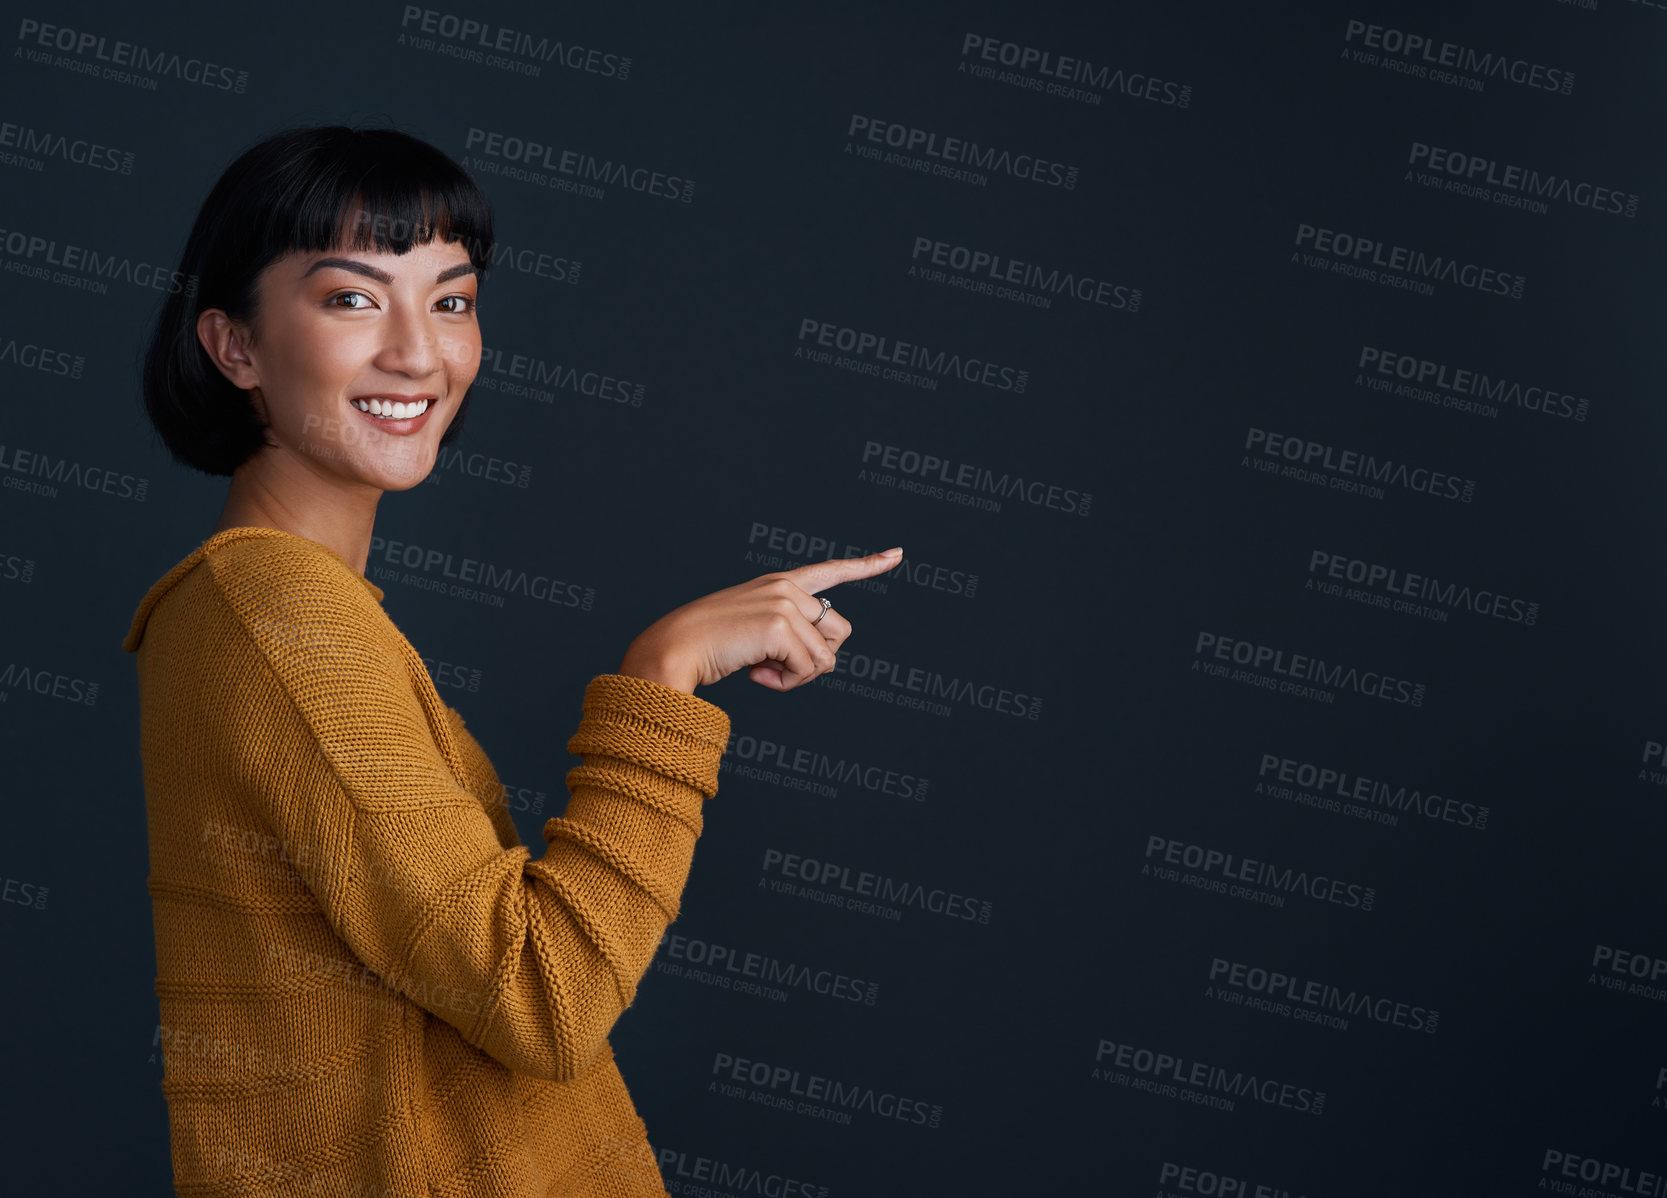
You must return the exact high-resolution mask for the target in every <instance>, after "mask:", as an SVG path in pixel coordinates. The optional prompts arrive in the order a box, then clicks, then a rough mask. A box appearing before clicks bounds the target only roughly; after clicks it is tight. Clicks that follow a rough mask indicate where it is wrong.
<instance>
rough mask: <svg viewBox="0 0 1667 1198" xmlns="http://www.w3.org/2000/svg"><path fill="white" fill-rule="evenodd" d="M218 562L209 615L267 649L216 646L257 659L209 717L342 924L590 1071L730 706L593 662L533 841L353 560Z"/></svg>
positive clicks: (388, 970) (475, 1038)
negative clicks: (514, 834)
mask: <svg viewBox="0 0 1667 1198" xmlns="http://www.w3.org/2000/svg"><path fill="white" fill-rule="evenodd" d="M210 562H211V565H212V568H213V570H214V575H215V581H216V583H217V584H218V586H217V593H218V594H219V596H220V597H221V599H222V600H223V603H224V605H225V608H226V613H227V617H228V618H227V619H226V620H225V621H223V622H222V621H214V623H215V624H223V625H224V626H225V627H227V628H231V629H236V630H240V631H241V633H242V634H244V635H246V636H247V637H248V638H251V639H252V640H253V642H254V647H255V649H256V652H255V653H253V654H250V653H249V652H247V644H248V643H247V641H245V642H244V644H243V646H242V649H243V652H241V653H240V654H235V655H230V656H226V655H216V656H224V657H225V659H226V660H233V661H238V662H241V663H246V664H244V665H242V666H240V673H239V675H238V676H237V677H236V678H228V679H227V686H226V687H225V688H224V690H225V694H226V696H227V702H226V704H225V705H224V709H223V710H222V711H220V712H219V713H218V716H217V720H216V722H218V723H221V724H223V728H222V729H221V730H220V732H221V734H222V735H225V736H227V737H229V738H231V740H232V743H233V745H234V751H235V753H236V758H235V760H236V763H237V765H236V767H235V768H236V770H237V773H238V775H239V777H240V781H241V784H242V788H243V789H244V791H245V793H246V794H247V796H248V799H249V801H250V802H251V803H253V804H255V805H256V806H257V808H258V810H259V812H260V814H261V815H262V816H263V817H264V818H265V819H266V820H267V821H268V822H269V824H270V825H271V828H272V831H273V832H274V834H276V835H278V836H280V837H282V838H283V839H284V840H285V841H286V842H287V844H288V846H289V849H290V851H289V857H290V859H291V860H292V861H295V860H301V859H304V860H307V861H309V862H311V863H312V865H311V866H310V867H309V868H307V869H304V870H303V871H302V872H303V877H304V878H305V881H306V883H307V886H308V888H309V889H310V890H311V892H312V894H313V895H314V896H315V898H316V899H317V901H318V903H319V906H320V908H321V910H322V912H323V915H324V918H325V919H326V920H327V922H328V923H329V925H330V927H331V928H332V929H333V930H334V931H335V932H336V934H337V935H338V936H339V937H340V938H341V940H342V941H343V942H344V943H345V944H346V945H347V946H348V948H349V949H350V950H351V951H352V953H353V954H354V955H355V956H356V957H357V958H358V959H359V960H360V961H362V962H363V963H364V964H365V965H367V966H369V967H370V969H372V970H374V971H375V972H376V973H377V974H378V975H380V976H381V977H382V979H383V980H384V981H385V982H386V983H387V984H389V985H392V986H394V987H396V988H397V989H399V990H400V991H402V992H403V993H405V994H407V995H408V996H409V997H411V998H412V999H413V1000H414V1001H416V1002H417V1003H419V1004H420V1005H421V1006H423V1007H424V1008H425V1009H427V1010H429V1011H431V1012H432V1013H433V1014H435V1015H437V1016H438V1017H440V1018H442V1019H445V1020H446V1021H447V1022H449V1023H451V1024H453V1025H454V1026H455V1027H457V1029H458V1030H459V1032H460V1033H462V1035H463V1036H464V1038H465V1039H467V1040H468V1041H469V1043H471V1044H473V1045H475V1046H476V1047H478V1048H480V1049H481V1050H482V1051H484V1052H486V1053H488V1054H490V1055H491V1056H492V1057H494V1058H495V1059H496V1060H498V1061H500V1062H501V1063H503V1064H504V1065H505V1066H507V1067H509V1068H510V1069H513V1070H515V1071H517V1072H520V1073H526V1074H531V1075H534V1076H538V1077H545V1078H557V1079H562V1078H570V1077H573V1076H575V1075H576V1074H578V1073H580V1072H582V1071H583V1070H584V1069H585V1067H586V1066H587V1065H588V1064H589V1063H590V1061H591V1060H592V1059H593V1058H594V1057H595V1055H596V1053H597V1051H598V1050H599V1049H600V1048H601V1046H602V1044H603V1041H604V1038H605V1037H606V1036H607V1034H608V1032H609V1030H610V1029H611V1028H612V1026H613V1024H614V1022H615V1021H616V1020H617V1018H618V1017H619V1014H620V1013H621V1011H623V1010H624V1008H625V1007H626V1006H628V1005H629V1004H630V1002H631V1000H632V998H633V997H634V995H635V992H636V986H637V983H638V981H639V980H640V978H641V977H642V974H643V973H644V972H645V971H646V969H647V967H648V964H649V961H650V959H651V958H652V956H653V953H654V951H655V948H656V946H657V945H658V943H659V940H660V936H661V935H662V933H663V932H664V930H665V927H666V925H667V924H668V923H669V922H670V921H671V920H672V919H673V918H674V917H675V916H676V913H677V909H678V904H679V900H680V896H681V893H682V889H683V885H684V882H685V880H686V878H687V875H688V869H689V864H690V861H691V859H692V855H693V851H694V843H695V840H696V838H697V836H698V835H699V833H700V830H701V806H702V804H703V803H704V801H705V799H707V798H710V797H711V796H712V795H713V794H715V793H716V790H717V766H718V760H719V758H720V757H721V756H722V752H723V747H724V745H725V743H726V742H727V739H728V733H729V721H728V718H727V717H726V716H725V715H724V713H723V712H722V711H721V710H719V709H718V708H717V707H714V706H713V705H712V704H710V703H707V702H705V701H704V700H701V699H698V698H695V697H694V696H693V695H692V694H686V693H684V692H682V691H681V690H677V689H674V688H672V687H668V686H665V685H662V684H660V683H657V682H654V681H650V680H648V679H644V678H636V677H627V676H623V675H602V676H600V677H598V678H596V679H594V680H592V682H591V683H590V685H589V686H588V687H587V688H586V691H585V696H584V703H583V715H582V719H581V720H580V723H579V726H578V729H577V731H576V732H575V734H574V735H573V737H572V738H571V740H569V742H568V748H569V750H570V751H571V752H574V753H577V754H579V755H580V756H581V757H582V759H583V764H582V765H580V766H578V767H577V768H575V769H573V770H572V771H570V772H569V774H568V775H567V781H568V785H569V789H570V791H571V799H570V801H569V804H568V808H567V811H566V813H565V814H564V815H563V816H561V817H558V818H553V819H551V820H549V821H547V822H546V824H545V826H544V837H545V841H546V846H545V849H544V852H543V854H542V855H541V856H540V857H539V858H538V859H537V860H532V859H530V854H529V851H528V849H527V848H526V847H525V846H516V847H514V848H511V849H506V848H504V847H503V845H502V844H501V843H500V841H499V839H498V835H497V832H496V830H495V828H494V826H493V823H492V821H491V819H490V818H489V817H488V815H487V813H486V811H485V810H484V809H483V808H482V805H481V801H480V799H478V798H477V797H476V796H475V795H473V794H472V793H470V791H469V790H468V789H467V788H466V786H465V785H464V779H465V778H466V776H467V774H466V769H465V766H464V763H463V760H462V754H461V752H460V750H459V746H458V743H457V738H456V736H455V735H453V733H452V730H451V726H450V724H449V722H448V720H447V719H446V716H445V709H444V705H443V704H441V703H440V702H439V699H438V697H437V696H436V695H435V694H434V691H433V688H432V686H429V685H425V684H426V683H427V677H426V672H425V671H424V668H423V665H422V662H421V659H420V658H418V657H417V655H416V653H415V651H414V650H412V649H411V647H410V646H409V645H408V644H407V643H406V642H405V640H404V638H403V637H400V636H398V635H397V633H396V632H394V631H393V630H392V628H391V626H387V622H386V618H385V616H384V615H383V613H382V612H381V611H380V609H379V608H378V607H377V605H376V603H375V601H374V600H373V599H372V598H371V597H370V595H369V594H368V593H367V592H365V591H364V590H363V589H362V588H361V587H358V586H348V587H344V586H343V585H342V579H341V577H340V567H339V566H338V565H335V564H332V563H329V562H326V561H322V560H320V561H316V562H314V561H312V560H311V559H308V560H307V561H306V562H305V563H302V564H299V565H296V566H295V568H296V569H297V570H299V571H301V572H303V574H305V575H307V576H303V577H294V578H292V577H288V576H286V577H285V578H284V579H283V580H282V584H281V585H274V583H273V579H272V577H271V573H270V570H269V569H259V568H257V563H256V559H255V558H254V557H253V555H246V554H238V553H236V552H230V553H221V554H216V555H214V557H212V558H211V559H210ZM383 628H386V633H385V634H384V633H383V632H381V631H379V630H380V629H383ZM211 635H212V633H211ZM215 650H216V647H215V646H214V645H212V644H209V645H205V646H203V651H204V652H205V654H215Z"/></svg>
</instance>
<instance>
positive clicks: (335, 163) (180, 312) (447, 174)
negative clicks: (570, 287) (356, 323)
mask: <svg viewBox="0 0 1667 1198" xmlns="http://www.w3.org/2000/svg"><path fill="white" fill-rule="evenodd" d="M434 238H439V239H440V240H442V241H461V242H462V243H463V246H464V248H465V249H467V250H468V251H469V260H470V262H472V263H473V264H474V267H475V269H476V270H477V271H479V272H480V277H481V279H482V280H483V281H484V280H485V277H486V268H487V266H488V265H489V264H490V262H491V259H492V207H491V204H490V203H489V202H488V200H487V198H486V193H485V192H483V191H482V190H481V189H480V186H479V185H478V184H477V183H476V182H475V181H474V180H473V179H472V178H470V177H469V174H468V172H467V171H465V170H464V169H463V168H462V167H460V166H458V165H457V163H455V162H454V161H452V160H451V159H450V158H449V157H447V156H446V154H445V153H444V152H443V151H441V150H439V149H437V148H436V147H434V146H432V145H430V144H428V143H427V142H425V141H422V140H420V139H419V138H416V137H412V136H411V135H410V134H407V133H401V132H399V131H398V130H395V129H350V128H348V127H347V126H346V125H323V126H315V127H307V128H295V129H287V130H284V131H282V132H280V133H277V134H274V135H273V136H271V137H269V138H267V139H266V140H264V141H262V142H259V143H258V144H256V145H254V146H251V147H250V148H249V149H247V150H245V151H244V152H243V154H241V155H240V156H239V157H238V159H237V161H235V162H233V163H232V164H231V165H230V166H229V167H227V168H226V170H225V173H224V174H222V175H221V176H220V179H219V181H218V182H216V183H215V185H214V188H213V190H212V191H210V192H209V193H208V198H207V199H205V200H204V201H203V206H202V208H201V210H200V211H198V213H197V219H196V223H194V224H193V225H192V226H191V235H190V237H189V238H187V240H186V243H185V252H184V255H183V256H182V258H181V261H180V265H179V273H180V275H181V276H182V277H184V278H185V279H188V280H189V279H192V278H193V277H195V279H196V284H197V285H196V288H195V290H194V291H193V290H192V289H190V288H189V287H185V288H181V289H180V290H179V291H175V292H173V293H171V294H170V295H169V296H168V298H167V300H166V301H165V302H164V303H163V306H162V310H161V312H160V314H159V315H158V317H157V321H156V325H155V328H154V329H153V330H152V333H151V337H150V343H149V346H148V348H147V349H146V351H145V357H144V365H143V368H142V372H141V373H142V379H143V392H144V402H145V411H146V412H147V413H148V415H149V416H150V420H151V423H152V424H153V425H155V427H156V430H157V432H158V433H160V434H161V436H162V442H163V444H165V445H166V446H167V447H168V450H169V452H170V453H172V454H173V455H174V458H175V460H176V461H179V462H181V463H183V464H185V465H187V466H191V467H193V468H195V469H197V470H201V471H203V472H204V473H205V474H219V475H230V474H231V473H233V472H234V471H235V470H236V469H237V468H238V466H240V465H242V464H243V463H244V462H245V461H247V460H248V459H249V458H250V457H252V456H253V455H254V454H255V453H256V452H257V451H258V450H260V449H261V448H262V447H263V446H265V445H268V444H271V443H270V442H269V441H267V439H266V425H265V423H264V422H262V420H261V419H260V417H259V416H258V415H257V414H256V412H255V409H254V404H253V402H252V400H251V397H250V395H249V393H248V392H247V391H244V390H242V389H241V388H239V387H237V386H235V385H233V383H232V381H231V380H230V379H228V378H227V377H226V376H225V375H223V374H221V373H220V369H219V367H217V366H215V364H214V362H213V360H212V359H211V358H210V357H209V356H208V351H207V350H205V349H204V348H203V347H202V344H201V343H200V342H199V341H198V340H197V317H198V315H199V314H200V313H201V312H203V311H204V310H205V309H207V308H222V309H224V310H225V312H226V314H227V315H228V316H230V317H231V318H232V319H233V320H237V321H247V322H251V327H253V324H252V322H254V321H255V319H256V316H257V303H256V301H257V298H258V297H257V294H256V279H257V277H258V276H259V275H260V272H261V271H262V270H264V269H265V268H266V267H267V266H268V265H270V264H271V263H272V262H274V261H276V260H277V259H279V258H281V257H283V256H284V255H286V254H289V253H292V252H322V251H330V250H364V251H371V250H375V251H380V252H384V253H387V252H391V253H395V254H403V253H406V252H407V251H408V250H410V249H411V248H412V247H413V246H415V245H422V244H425V243H427V242H428V241H430V240H432V239H434ZM473 391H474V388H473V386H471V387H470V388H469V390H468V391H467V392H465V393H464V395H463V398H462V400H461V402H460V403H459V404H458V409H457V414H456V416H454V417H453V418H452V422H451V425H450V426H449V427H448V428H447V429H446V432H445V436H444V437H442V438H441V440H440V444H441V445H447V444H449V443H450V442H451V441H453V440H454V439H455V438H456V437H457V436H458V434H459V433H461V432H462V431H463V418H464V416H465V415H466V414H467V413H468V410H469V396H470V393H472V392H473Z"/></svg>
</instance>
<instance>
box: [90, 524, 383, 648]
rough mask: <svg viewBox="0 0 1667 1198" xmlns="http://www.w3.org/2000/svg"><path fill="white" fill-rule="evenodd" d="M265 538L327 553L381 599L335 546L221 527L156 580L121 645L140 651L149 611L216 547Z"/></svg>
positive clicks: (273, 530) (251, 529) (277, 533)
mask: <svg viewBox="0 0 1667 1198" xmlns="http://www.w3.org/2000/svg"><path fill="white" fill-rule="evenodd" d="M263 537H286V538H288V539H289V540H292V541H300V542H301V543H302V544H304V545H310V546H312V547H313V548H314V549H316V550H317V551H318V552H320V553H323V554H328V555H329V557H330V559H331V560H332V561H335V562H338V563H340V565H341V567H342V569H344V570H346V571H347V572H348V573H349V574H352V575H353V577H354V578H357V579H358V580H359V581H360V582H362V583H363V584H364V586H365V589H366V590H367V591H369V592H370V593H371V594H372V595H373V596H374V597H375V599H376V601H377V602H378V603H381V602H382V588H381V587H379V586H377V585H376V584H375V583H374V582H372V581H371V580H370V579H368V578H366V577H365V576H364V575H363V574H361V573H359V571H357V570H355V569H354V568H353V567H352V565H350V564H349V563H348V561H347V559H346V558H344V557H342V555H341V554H339V553H337V552H336V551H335V550H334V549H331V548H330V547H329V546H328V545H321V544H319V543H318V542H317V541H313V540H309V539H308V538H306V537H301V536H296V535H295V534H294V533H292V532H285V531H283V530H282V529H278V528H262V527H259V526H256V525H240V526H238V527H236V528H225V529H221V530H220V531H219V532H217V533H215V534H214V535H213V536H211V537H209V538H208V540H206V541H204V542H203V543H202V544H201V545H198V546H197V547H196V548H195V549H193V550H192V551H191V552H190V553H189V554H187V555H186V556H185V557H184V558H183V559H182V560H181V561H180V563H179V564H178V565H176V566H175V567H174V568H173V569H172V570H169V571H168V572H167V573H166V574H164V575H163V576H162V577H161V578H159V579H157V581H156V584H155V585H154V586H152V587H151V589H150V591H149V592H148V593H147V594H146V595H145V597H144V599H142V600H141V601H140V603H139V610H138V611H136V612H134V613H133V623H132V624H131V625H129V626H128V630H127V635H126V636H125V637H123V638H122V648H123V649H125V650H126V651H127V652H129V653H133V652H136V651H137V650H138V648H139V642H140V641H142V640H144V637H145V623H146V621H148V620H149V619H150V614H151V612H152V611H153V610H154V609H155V608H156V605H157V604H158V603H160V602H161V601H162V597H163V596H164V595H166V594H167V593H168V592H169V591H171V590H172V589H173V588H174V586H175V584H176V583H178V582H179V580H180V579H182V578H184V577H185V576H186V575H187V574H189V573H190V572H191V571H192V570H193V569H195V568H196V566H197V565H198V564H199V563H201V562H202V560H203V559H204V558H206V557H207V556H208V555H209V554H211V553H213V552H214V551H215V550H216V549H219V548H220V547H221V546H223V545H230V544H232V543H234V542H237V541H248V540H258V539H260V538H263Z"/></svg>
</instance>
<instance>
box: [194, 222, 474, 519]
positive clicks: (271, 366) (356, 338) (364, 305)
mask: <svg viewBox="0 0 1667 1198" xmlns="http://www.w3.org/2000/svg"><path fill="white" fill-rule="evenodd" d="M258 287H259V291H258V297H259V306H258V311H257V315H256V325H257V327H258V335H257V337H256V338H255V341H254V344H252V345H250V344H248V343H247V342H246V341H238V342H237V343H235V344H234V345H232V346H230V347H228V348H230V349H231V350H232V351H233V352H232V353H231V354H230V355H220V356H218V360H219V361H220V368H221V370H222V371H223V372H225V373H226V375H227V377H228V378H231V380H232V382H233V383H235V384H237V385H238V386H239V387H242V388H244V389H245V390H253V391H254V395H253V398H254V401H255V403H256V405H257V411H259V412H260V413H261V414H262V415H263V416H264V418H265V419H266V422H267V425H268V427H269V431H268V433H267V439H268V441H271V442H275V443H276V445H277V448H276V449H272V448H268V449H262V450H261V451H260V453H259V454H257V455H256V456H257V458H261V457H267V458H270V457H272V456H273V455H281V459H282V460H280V461H269V462H267V463H265V464H264V466H263V468H264V469H266V470H267V471H268V473H269V475H270V473H271V467H274V466H276V467H279V471H280V474H281V476H282V477H286V478H295V479H298V480H301V482H302V483H303V485H308V486H310V485H313V483H315V482H317V483H322V484H326V485H335V484H338V483H348V484H352V483H358V484H363V485H366V486H370V487H375V488H378V489H380V490H384V491H402V490H405V489H407V488H409V487H413V486H416V485H417V484H418V483H420V482H422V480H423V479H424V478H425V477H427V475H428V473H429V471H430V470H432V469H433V468H434V462H435V457H436V455H437V453H438V452H439V448H440V438H441V437H442V436H443V435H444V434H445V431H446V429H447V427H448V426H449V425H450V424H451V422H452V419H453V418H454V417H455V416H456V415H457V407H458V404H459V403H460V402H461V401H462V399H463V393H464V392H465V391H466V390H468V387H469V384H470V383H471V382H473V381H474V377H475V373H476V372H477V371H478V370H479V368H480V325H479V323H478V322H477V320H476V315H475V301H476V298H477V296H478V292H479V288H480V279H479V277H478V276H477V275H476V273H475V270H474V267H473V266H472V265H471V264H470V262H469V255H468V252H467V251H466V250H465V249H464V248H463V246H462V245H461V244H460V243H458V242H455V241H451V242H442V241H438V240H434V241H429V242H427V243H425V244H422V245H417V246H413V247H412V248H411V250H410V251H409V252H408V253H406V254H392V253H378V252H374V251H362V250H341V251H328V252H313V253H295V254H290V255H287V256H286V257H283V258H280V259H278V260H277V261H275V262H273V263H272V264H271V265H269V266H268V267H267V268H266V269H265V270H264V271H262V272H261V275H260V279H259V282H258ZM207 316H208V313H205V314H204V317H205V318H206V317H207ZM199 328H201V324H199ZM212 352H213V351H212V349H211V353H212ZM228 356H229V357H230V359H231V360H230V361H228V360H227V359H228ZM396 403H397V404H403V405H405V406H404V407H403V408H398V407H395V406H394V405H395V404H396ZM367 409H375V411H372V410H367ZM413 413H418V414H416V415H413Z"/></svg>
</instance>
